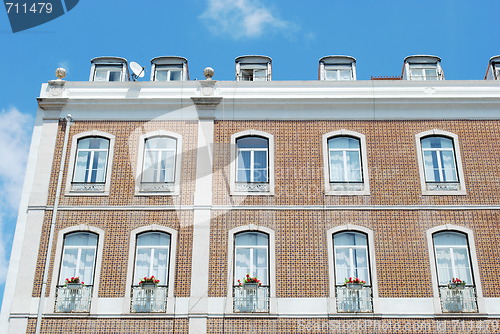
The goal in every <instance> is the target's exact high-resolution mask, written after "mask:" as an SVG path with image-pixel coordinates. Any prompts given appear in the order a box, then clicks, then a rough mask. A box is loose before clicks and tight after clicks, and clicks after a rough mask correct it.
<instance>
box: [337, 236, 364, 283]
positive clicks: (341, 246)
mask: <svg viewBox="0 0 500 334" xmlns="http://www.w3.org/2000/svg"><path fill="white" fill-rule="evenodd" d="M333 249H334V260H335V284H336V285H337V286H341V285H344V282H345V279H346V278H347V279H348V278H350V277H352V278H355V277H356V278H359V279H360V280H363V281H365V282H366V285H367V286H369V285H371V280H370V259H369V257H368V238H367V236H366V234H363V233H360V232H351V231H349V232H339V233H336V234H334V235H333Z"/></svg>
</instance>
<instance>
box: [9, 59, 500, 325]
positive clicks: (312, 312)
mask: <svg viewBox="0 0 500 334" xmlns="http://www.w3.org/2000/svg"><path fill="white" fill-rule="evenodd" d="M497 61H498V57H493V58H492V59H491V60H490V64H489V68H488V72H487V74H486V77H485V79H487V80H483V81H446V80H444V72H443V69H442V68H441V66H440V59H439V58H438V57H435V56H411V57H407V58H406V59H405V61H404V66H403V73H402V75H401V77H398V78H390V80H387V79H388V78H378V80H376V79H377V78H374V80H367V81H357V80H356V60H355V59H354V58H352V57H347V56H328V57H323V58H321V60H320V63H319V75H318V78H319V80H318V81H271V68H272V61H271V58H269V57H265V56H243V57H239V58H237V59H236V64H235V65H236V81H216V80H212V79H211V77H212V76H213V70H211V69H206V70H205V75H206V77H207V80H202V81H189V80H188V79H189V72H188V66H187V60H186V59H185V58H182V57H157V58H154V59H153V60H152V73H151V81H129V80H128V79H129V73H128V64H127V61H126V60H125V59H123V58H116V57H100V58H95V59H93V60H92V67H91V75H90V80H89V82H77V81H74V82H73V81H65V80H62V78H63V77H64V75H63V74H62V73H61V72H62V71H59V72H58V73H59V74H58V76H59V79H58V80H53V81H49V82H48V83H46V84H43V85H42V89H41V93H40V97H39V98H38V104H39V110H38V114H37V119H36V124H35V129H34V134H33V139H32V145H31V151H30V156H29V162H28V171H27V174H26V181H25V188H24V191H23V198H22V203H21V208H20V214H19V219H18V223H17V227H16V235H15V240H14V246H13V251H12V258H11V264H10V268H9V277H12V278H14V279H9V281H8V282H7V285H6V292H5V298H4V303H3V307H2V324H3V326H5V328H8V333H166V332H168V333H205V332H206V333H302V332H303V333H350V332H353V333H358V332H359V333H361V332H363V333H388V332H394V333H419V332H420V333H433V332H436V333H458V332H463V333H471V332H474V333H495V332H500V290H499V289H497V287H496V285H497V284H496V280H497V279H498V277H499V276H500V267H499V259H500V257H499V256H498V249H500V235H499V234H498V222H499V221H500V201H499V199H500V197H499V195H498V194H499V193H500V170H499V168H498V166H499V165H500V157H499V155H498V154H497V153H498V152H500V81H498V80H497V79H498V78H497V74H498V73H499V72H498V69H499V68H500V66H499V67H498V68H497V64H500V63H498V62H497ZM132 71H133V73H134V74H133V75H135V77H136V78H137V77H139V76H140V75H139V73H135V72H136V69H134V68H132ZM381 79H384V80H381Z"/></svg>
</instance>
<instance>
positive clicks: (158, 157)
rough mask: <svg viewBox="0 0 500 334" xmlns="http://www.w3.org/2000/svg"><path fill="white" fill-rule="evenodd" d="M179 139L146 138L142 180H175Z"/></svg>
mask: <svg viewBox="0 0 500 334" xmlns="http://www.w3.org/2000/svg"><path fill="white" fill-rule="evenodd" d="M176 154H177V140H175V139H174V138H170V137H156V138H149V139H146V141H145V145H144V163H143V170H142V182H174V181H175V159H176Z"/></svg>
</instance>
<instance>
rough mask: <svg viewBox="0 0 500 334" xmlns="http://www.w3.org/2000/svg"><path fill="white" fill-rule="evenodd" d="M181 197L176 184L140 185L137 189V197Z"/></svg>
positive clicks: (152, 183)
mask: <svg viewBox="0 0 500 334" xmlns="http://www.w3.org/2000/svg"><path fill="white" fill-rule="evenodd" d="M173 195H179V188H178V186H177V185H176V184H175V183H154V182H151V183H140V184H139V185H138V186H137V187H136V189H135V196H173Z"/></svg>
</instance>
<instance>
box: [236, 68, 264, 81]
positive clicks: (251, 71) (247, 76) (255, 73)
mask: <svg viewBox="0 0 500 334" xmlns="http://www.w3.org/2000/svg"><path fill="white" fill-rule="evenodd" d="M239 80H240V81H267V80H268V79H267V65H258V64H242V65H241V69H240V79H239Z"/></svg>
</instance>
